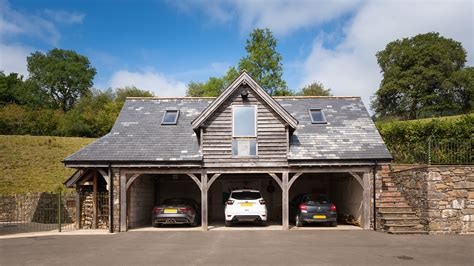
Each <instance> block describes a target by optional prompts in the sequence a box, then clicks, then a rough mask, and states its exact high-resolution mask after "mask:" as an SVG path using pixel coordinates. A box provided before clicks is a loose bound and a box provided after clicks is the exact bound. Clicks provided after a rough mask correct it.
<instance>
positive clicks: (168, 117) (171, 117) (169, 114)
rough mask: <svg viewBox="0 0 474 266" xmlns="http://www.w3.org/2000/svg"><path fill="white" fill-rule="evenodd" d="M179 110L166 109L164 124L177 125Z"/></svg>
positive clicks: (162, 122)
mask: <svg viewBox="0 0 474 266" xmlns="http://www.w3.org/2000/svg"><path fill="white" fill-rule="evenodd" d="M178 116H179V110H166V111H165V115H163V120H162V121H161V124H162V125H176V123H177V122H178Z"/></svg>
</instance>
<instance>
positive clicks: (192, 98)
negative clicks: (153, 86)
mask: <svg viewBox="0 0 474 266" xmlns="http://www.w3.org/2000/svg"><path fill="white" fill-rule="evenodd" d="M215 98H217V97H188V96H177V97H159V96H151V97H126V99H130V100H180V99H190V100H199V99H212V100H213V99H215Z"/></svg>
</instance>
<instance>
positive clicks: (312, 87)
mask: <svg viewBox="0 0 474 266" xmlns="http://www.w3.org/2000/svg"><path fill="white" fill-rule="evenodd" d="M296 95H299V96H331V95H332V94H331V89H326V88H325V87H324V85H323V84H322V83H321V82H317V81H315V82H313V83H311V84H309V85H306V86H304V87H303V89H301V91H299V92H298V93H296Z"/></svg>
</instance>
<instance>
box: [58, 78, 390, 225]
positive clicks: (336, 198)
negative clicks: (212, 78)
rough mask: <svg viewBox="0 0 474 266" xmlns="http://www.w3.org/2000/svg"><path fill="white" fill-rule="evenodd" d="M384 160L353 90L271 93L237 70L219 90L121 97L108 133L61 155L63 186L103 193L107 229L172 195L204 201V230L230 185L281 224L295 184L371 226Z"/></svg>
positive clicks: (218, 215) (143, 218) (219, 217)
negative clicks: (67, 170) (254, 193)
mask: <svg viewBox="0 0 474 266" xmlns="http://www.w3.org/2000/svg"><path fill="white" fill-rule="evenodd" d="M390 160H391V155H390V153H389V152H388V150H387V148H386V146H385V144H384V142H383V140H382V138H381V137H380V135H379V133H378V131H377V129H376V127H375V125H374V123H373V122H372V120H371V118H370V116H369V114H368V112H367V110H366V108H365V106H364V104H363V103H362V101H361V99H360V98H359V97H338V96H336V97H298V96H289V97H271V96H270V95H268V94H267V93H266V92H265V91H264V90H263V89H262V88H261V87H260V86H259V85H258V84H257V83H256V82H255V81H254V80H253V79H252V78H251V77H250V76H249V75H248V74H247V73H246V72H243V73H242V74H241V75H240V76H239V77H238V78H237V79H236V80H235V81H234V82H233V83H232V84H231V85H229V87H228V88H227V89H225V90H224V91H223V92H222V93H221V95H219V96H218V97H217V98H205V97H199V98H198V97H196V98H195V97H179V98H162V97H150V98H127V100H126V102H125V105H124V107H123V109H122V110H121V112H120V114H119V116H118V118H117V121H116V122H115V124H114V126H113V128H112V130H111V131H110V133H108V134H107V135H105V136H103V137H101V138H99V139H98V140H97V141H95V142H94V143H92V144H90V145H88V146H86V147H84V148H83V149H81V150H79V151H77V152H76V153H74V154H72V155H71V156H69V157H67V158H66V159H65V160H64V163H65V165H66V166H67V167H71V168H76V169H77V172H76V173H75V174H74V175H73V176H71V178H69V179H68V180H67V181H66V185H67V186H69V187H76V189H78V190H81V189H84V188H85V187H86V186H89V187H91V189H92V190H93V191H108V192H109V194H108V195H109V202H110V204H109V206H108V216H109V221H110V222H109V223H108V226H109V228H110V230H111V231H127V230H128V229H129V228H134V227H139V226H144V225H150V224H151V213H152V208H153V206H154V205H156V204H158V203H159V202H161V201H162V200H164V199H166V198H170V197H188V198H194V199H195V200H196V201H198V202H200V205H201V216H202V218H201V220H202V227H203V229H205V230H207V228H208V224H209V223H213V222H217V223H218V222H219V221H221V222H222V221H223V220H224V202H225V200H226V196H227V195H228V192H229V191H230V190H231V189H236V188H253V189H258V190H260V191H261V192H262V193H263V196H264V198H265V200H266V201H267V203H268V209H269V214H268V216H269V219H270V220H272V221H273V222H275V223H281V225H282V227H283V229H284V230H287V229H288V228H289V223H290V217H289V215H290V211H289V209H290V207H289V202H290V200H291V199H292V198H293V197H295V196H296V195H298V194H301V193H325V194H328V195H329V197H330V198H331V199H332V201H333V202H335V204H336V206H337V208H338V212H339V213H346V214H350V215H353V216H354V217H355V218H356V219H358V220H359V221H360V223H361V226H362V227H363V228H364V229H369V228H373V226H374V220H376V219H374V215H373V214H374V202H375V197H374V196H375V192H376V186H375V179H374V177H376V171H377V169H379V168H380V167H381V166H382V165H384V164H387V163H389V162H390ZM78 215H81V214H80V213H79V214H78Z"/></svg>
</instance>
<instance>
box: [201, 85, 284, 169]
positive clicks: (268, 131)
mask: <svg viewBox="0 0 474 266" xmlns="http://www.w3.org/2000/svg"><path fill="white" fill-rule="evenodd" d="M240 93H241V88H239V89H237V90H236V91H235V92H234V93H233V94H232V95H231V96H230V97H229V99H227V101H226V102H225V103H224V104H222V105H221V107H220V108H218V109H217V110H216V112H215V113H214V114H213V115H212V116H211V117H209V119H208V120H207V121H206V122H205V123H204V124H203V126H204V130H203V131H202V132H203V133H202V153H203V160H204V164H205V166H206V167H254V166H255V167H257V166H286V165H287V164H288V161H287V153H288V136H287V135H288V131H287V130H286V128H285V124H284V122H283V120H282V119H281V118H280V117H279V116H278V115H277V114H276V113H275V112H274V111H273V110H272V109H271V108H270V107H269V106H268V105H267V104H266V103H265V102H263V101H262V99H260V98H259V97H258V96H257V95H256V94H255V93H253V91H249V94H248V97H247V99H245V100H243V99H242V97H241V94H240ZM233 105H239V106H241V105H249V106H250V105H255V106H257V156H256V157H237V156H233V155H232V106H233Z"/></svg>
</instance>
